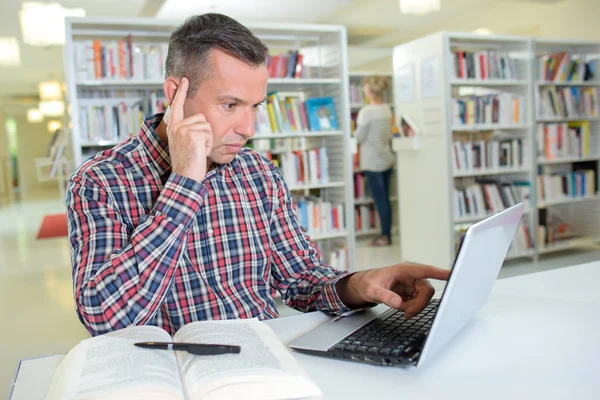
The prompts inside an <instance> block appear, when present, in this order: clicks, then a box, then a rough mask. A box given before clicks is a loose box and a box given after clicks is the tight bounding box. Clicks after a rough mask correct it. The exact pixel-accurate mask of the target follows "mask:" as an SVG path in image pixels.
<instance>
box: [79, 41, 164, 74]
mask: <svg viewBox="0 0 600 400" xmlns="http://www.w3.org/2000/svg"><path fill="white" fill-rule="evenodd" d="M168 47H169V45H168V43H166V42H159V43H151V42H147V41H135V40H134V38H133V35H131V34H129V35H127V36H126V37H124V38H122V39H119V40H100V39H92V40H83V41H74V42H73V54H74V58H75V62H74V63H73V65H74V66H75V75H76V78H77V81H78V82H82V81H86V80H107V81H110V80H162V79H163V78H164V76H165V60H166V58H167V52H168Z"/></svg>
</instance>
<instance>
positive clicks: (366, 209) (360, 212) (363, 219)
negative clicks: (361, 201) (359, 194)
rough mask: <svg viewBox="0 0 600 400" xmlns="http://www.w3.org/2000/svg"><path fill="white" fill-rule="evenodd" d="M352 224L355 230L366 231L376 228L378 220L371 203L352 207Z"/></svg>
mask: <svg viewBox="0 0 600 400" xmlns="http://www.w3.org/2000/svg"><path fill="white" fill-rule="evenodd" d="M354 220H355V222H354V224H355V227H356V232H368V231H371V230H373V229H376V228H377V225H378V220H377V213H376V212H375V206H374V205H373V204H367V205H357V206H356V207H354Z"/></svg>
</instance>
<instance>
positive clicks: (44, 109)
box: [39, 100, 65, 117]
mask: <svg viewBox="0 0 600 400" xmlns="http://www.w3.org/2000/svg"><path fill="white" fill-rule="evenodd" d="M39 107H40V111H41V113H42V114H44V115H45V116H46V117H60V116H62V115H64V113H65V103H63V102H62V101H59V100H44V101H40V104H39Z"/></svg>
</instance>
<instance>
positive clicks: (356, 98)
mask: <svg viewBox="0 0 600 400" xmlns="http://www.w3.org/2000/svg"><path fill="white" fill-rule="evenodd" d="M382 100H383V102H384V103H391V95H390V93H389V91H385V92H384V93H383V99H382ZM350 103H351V104H367V99H366V98H365V94H364V92H363V86H362V85H361V84H360V82H356V81H353V82H350Z"/></svg>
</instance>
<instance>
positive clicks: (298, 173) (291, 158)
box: [278, 147, 329, 186]
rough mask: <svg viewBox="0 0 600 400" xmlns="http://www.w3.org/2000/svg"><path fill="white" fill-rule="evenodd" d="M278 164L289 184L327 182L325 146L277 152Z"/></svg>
mask: <svg viewBox="0 0 600 400" xmlns="http://www.w3.org/2000/svg"><path fill="white" fill-rule="evenodd" d="M278 164H279V165H278V166H279V168H280V169H281V172H282V174H283V178H284V179H285V181H286V182H287V184H288V185H290V186H297V185H309V184H320V183H327V182H329V170H328V159H327V148H325V147H320V148H315V149H310V150H306V151H301V150H296V151H293V152H290V153H282V154H279V162H278Z"/></svg>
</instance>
